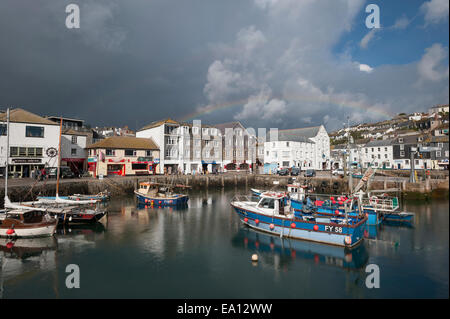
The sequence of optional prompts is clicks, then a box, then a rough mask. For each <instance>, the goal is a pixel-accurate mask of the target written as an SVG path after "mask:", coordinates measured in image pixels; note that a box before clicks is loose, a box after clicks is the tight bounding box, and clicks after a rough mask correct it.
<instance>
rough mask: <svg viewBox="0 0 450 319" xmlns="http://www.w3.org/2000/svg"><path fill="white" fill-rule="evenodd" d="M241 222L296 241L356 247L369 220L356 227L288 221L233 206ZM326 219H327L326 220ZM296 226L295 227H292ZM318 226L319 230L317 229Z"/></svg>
mask: <svg viewBox="0 0 450 319" xmlns="http://www.w3.org/2000/svg"><path fill="white" fill-rule="evenodd" d="M231 205H232V207H233V208H234V209H235V211H236V213H237V214H238V216H239V218H240V220H241V222H242V223H243V224H245V225H247V226H249V227H251V228H254V229H257V230H260V231H263V232H266V233H270V234H274V235H279V236H282V237H289V238H294V239H301V240H308V241H314V242H319V243H324V244H329V245H336V246H343V247H349V248H352V247H355V246H357V245H358V244H360V243H361V241H362V240H363V238H364V226H365V223H366V220H367V218H364V219H362V220H361V221H360V222H359V223H357V224H355V225H347V226H345V225H341V224H333V223H324V222H322V221H321V219H320V218H317V219H316V220H315V221H306V220H302V219H299V218H294V219H288V218H279V217H273V216H268V215H264V214H258V213H255V212H252V211H250V210H247V209H245V208H242V207H238V206H236V205H233V204H231ZM324 219H325V218H324ZM292 224H294V227H292V226H293V225H292ZM315 226H317V228H316V229H317V230H316V229H315Z"/></svg>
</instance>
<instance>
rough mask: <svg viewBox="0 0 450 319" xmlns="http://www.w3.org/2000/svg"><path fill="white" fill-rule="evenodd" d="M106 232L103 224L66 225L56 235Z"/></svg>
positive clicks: (59, 228)
mask: <svg viewBox="0 0 450 319" xmlns="http://www.w3.org/2000/svg"><path fill="white" fill-rule="evenodd" d="M105 231H106V227H105V226H104V225H103V224H102V223H95V224H75V225H64V226H62V227H58V228H57V229H56V235H70V234H72V235H77V234H85V235H88V234H101V233H104V232H105Z"/></svg>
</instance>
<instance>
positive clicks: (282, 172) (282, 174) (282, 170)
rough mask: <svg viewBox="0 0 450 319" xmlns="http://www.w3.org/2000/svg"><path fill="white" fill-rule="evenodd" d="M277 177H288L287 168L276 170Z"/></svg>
mask: <svg viewBox="0 0 450 319" xmlns="http://www.w3.org/2000/svg"><path fill="white" fill-rule="evenodd" d="M278 175H280V176H288V175H289V170H288V169H287V168H281V169H279V170H278Z"/></svg>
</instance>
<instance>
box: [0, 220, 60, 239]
mask: <svg viewBox="0 0 450 319" xmlns="http://www.w3.org/2000/svg"><path fill="white" fill-rule="evenodd" d="M56 226H57V224H56V223H52V224H44V225H42V226H39V227H23V228H22V227H16V228H14V232H15V233H14V235H8V234H7V231H8V228H0V237H12V238H28V237H47V236H53V234H54V233H55V230H56Z"/></svg>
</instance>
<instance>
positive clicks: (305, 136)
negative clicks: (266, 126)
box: [267, 126, 321, 143]
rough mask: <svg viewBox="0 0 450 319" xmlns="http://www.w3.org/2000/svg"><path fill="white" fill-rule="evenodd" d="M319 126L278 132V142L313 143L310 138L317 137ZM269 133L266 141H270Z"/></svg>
mask: <svg viewBox="0 0 450 319" xmlns="http://www.w3.org/2000/svg"><path fill="white" fill-rule="evenodd" d="M320 127H321V126H313V127H304V128H293V129H287V130H278V141H291V142H303V143H314V141H312V140H311V138H313V137H315V136H317V134H318V133H319V130H320ZM270 132H271V131H269V132H268V133H267V137H268V138H267V141H270Z"/></svg>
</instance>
